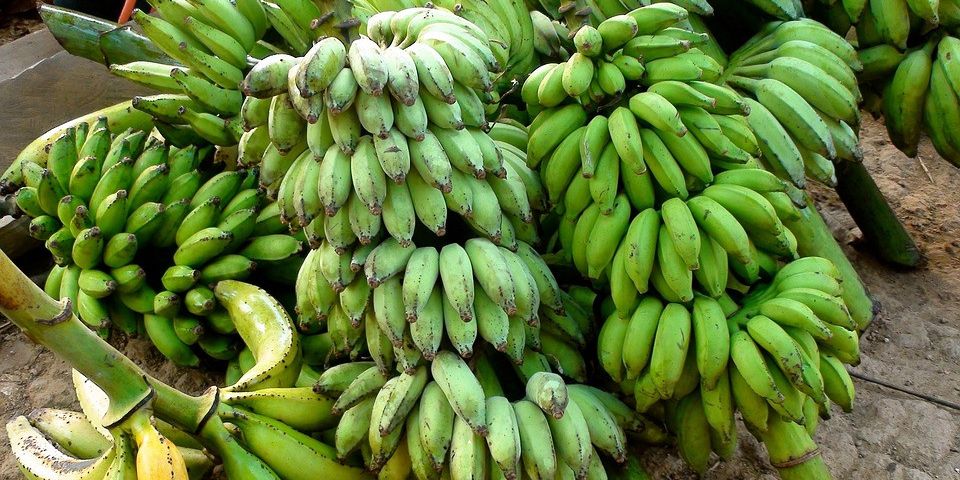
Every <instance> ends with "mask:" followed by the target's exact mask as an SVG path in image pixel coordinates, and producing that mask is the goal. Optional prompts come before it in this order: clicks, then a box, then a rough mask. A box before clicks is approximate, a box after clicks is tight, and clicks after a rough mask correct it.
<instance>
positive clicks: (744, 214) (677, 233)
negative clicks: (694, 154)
mask: <svg viewBox="0 0 960 480" xmlns="http://www.w3.org/2000/svg"><path fill="white" fill-rule="evenodd" d="M787 191H788V187H787V185H786V184H785V183H784V182H783V181H781V180H780V179H778V178H777V177H776V176H775V175H774V174H772V173H770V172H767V171H766V170H762V169H739V170H729V171H726V172H722V173H720V174H718V175H717V176H716V179H715V181H714V183H713V185H710V186H709V187H707V188H706V189H705V190H703V192H701V193H700V194H698V195H696V196H693V197H691V198H689V199H687V200H681V199H680V198H677V197H674V198H670V199H668V200H666V201H664V202H662V204H661V205H660V206H659V208H654V207H652V206H648V207H646V208H643V209H641V210H639V212H638V213H636V214H634V213H633V212H632V210H631V208H630V207H631V204H630V200H629V198H628V196H627V195H625V194H623V193H620V194H618V195H617V197H616V199H615V201H614V208H613V209H612V210H611V211H610V213H604V212H603V210H602V206H601V205H602V204H599V203H597V202H594V201H592V200H591V199H590V198H589V197H588V198H586V199H585V200H584V202H583V203H584V204H585V205H586V206H585V207H584V208H583V209H582V211H580V212H579V213H574V214H573V215H568V214H566V213H565V214H564V216H563V217H562V218H561V219H560V220H559V227H558V232H557V238H558V240H559V242H558V244H559V246H560V252H559V253H560V256H561V258H562V261H564V262H567V263H572V265H573V266H574V267H575V268H576V269H577V270H578V271H579V272H580V273H581V274H582V275H583V276H585V277H587V278H590V279H592V280H593V281H595V282H598V283H599V284H609V288H610V295H611V296H612V300H613V304H614V305H615V307H616V311H617V312H618V314H619V315H620V317H622V318H626V317H629V316H630V314H631V312H632V311H633V310H634V309H635V307H636V306H637V305H638V303H639V302H640V301H641V298H642V295H643V294H645V293H647V292H649V291H651V288H652V290H654V291H656V292H657V293H658V294H659V296H660V297H661V298H663V299H665V300H667V301H669V302H678V303H686V302H690V301H691V300H693V299H694V297H695V295H696V292H702V293H703V294H705V295H707V296H709V297H711V298H721V297H722V296H723V295H724V292H726V291H727V290H734V291H742V290H744V289H745V288H748V287H746V286H747V285H752V284H754V283H756V282H757V281H758V280H759V279H760V278H761V277H763V276H769V275H772V274H773V273H775V272H776V263H777V259H778V258H786V259H793V258H796V257H797V240H796V238H795V237H794V234H793V232H791V231H790V229H789V228H787V227H786V226H785V225H784V223H785V222H786V221H788V220H791V219H795V218H798V217H797V216H798V215H799V214H800V212H799V210H798V209H797V207H796V205H795V204H794V203H793V202H792V201H791V199H790V196H789V195H788V193H786V192H787Z"/></svg>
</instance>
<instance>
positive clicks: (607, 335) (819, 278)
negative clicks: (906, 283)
mask: <svg viewBox="0 0 960 480" xmlns="http://www.w3.org/2000/svg"><path fill="white" fill-rule="evenodd" d="M840 281H841V279H840V274H839V272H838V271H837V270H836V267H835V266H834V265H833V264H832V263H831V262H830V261H829V260H826V259H823V258H819V257H805V258H802V259H799V260H796V261H793V262H791V263H788V264H786V265H785V266H783V268H782V269H780V271H779V272H777V273H776V275H775V276H774V277H773V278H772V279H771V280H770V281H769V282H768V283H765V284H763V285H760V286H757V287H754V288H753V289H751V290H750V291H749V292H748V293H746V295H744V296H743V298H742V299H741V300H740V303H741V304H742V306H739V305H738V304H737V303H736V302H735V301H734V300H733V299H731V298H730V297H728V296H724V297H722V298H721V299H720V300H715V299H712V298H709V297H707V296H702V295H698V296H697V297H696V298H695V299H694V300H693V302H692V304H683V303H675V302H674V303H665V302H663V301H661V300H660V299H658V298H657V297H654V296H647V297H644V298H643V300H641V301H640V304H639V305H638V307H637V308H636V310H634V311H633V313H632V315H631V316H630V317H629V318H623V317H621V316H620V315H617V314H612V315H610V316H609V317H608V318H607V320H606V322H605V323H604V325H603V328H602V330H601V331H600V334H599V337H598V346H597V352H598V356H599V360H600V364H601V365H602V366H603V368H604V370H605V371H606V372H607V373H608V374H609V375H610V377H611V378H612V379H613V380H614V381H615V382H618V383H619V384H620V387H621V389H622V391H623V393H624V394H626V395H632V396H633V397H634V400H635V402H636V408H637V410H638V411H639V412H641V413H645V412H651V411H653V410H654V406H655V405H658V404H659V403H660V402H667V405H666V412H667V413H666V416H667V423H668V425H669V426H670V429H671V430H672V431H673V432H675V433H676V434H677V436H678V446H679V448H680V453H681V455H682V456H683V457H684V459H685V460H686V461H687V462H688V463H689V464H690V465H691V466H692V467H693V468H694V469H695V470H697V471H699V472H703V471H704V470H705V469H706V467H707V463H708V460H709V456H710V452H711V451H713V452H715V453H716V454H717V455H719V456H720V457H721V458H729V456H730V455H731V454H732V453H733V451H734V450H735V448H736V443H737V433H736V426H735V425H734V412H736V411H739V412H740V413H741V416H742V417H743V419H744V421H745V422H746V423H747V425H748V427H750V429H751V431H755V432H765V433H770V430H768V422H769V421H771V419H772V421H778V422H779V421H786V422H792V423H795V424H797V425H803V426H804V427H805V428H806V430H807V432H808V434H809V435H813V434H814V432H815V431H816V427H817V423H818V420H819V417H820V416H824V417H825V418H826V417H829V415H830V402H831V401H832V402H834V403H836V404H838V405H839V406H840V407H841V408H842V409H843V410H844V411H850V409H851V407H852V403H853V398H854V388H853V383H852V380H851V378H850V376H849V374H848V373H847V371H846V369H845V368H844V366H843V364H853V365H856V364H857V363H859V358H860V355H859V341H858V337H857V333H856V331H855V325H854V322H853V320H852V319H851V318H850V314H849V313H848V311H847V308H846V305H845V304H844V302H843V300H842V299H841V298H840V297H839V295H840V293H841V292H842V290H841V289H842V286H841V284H840ZM731 360H732V362H731ZM760 436H761V438H763V440H764V441H765V442H770V441H774V442H776V441H777V439H770V438H766V437H764V435H763V434H761V435H760Z"/></svg>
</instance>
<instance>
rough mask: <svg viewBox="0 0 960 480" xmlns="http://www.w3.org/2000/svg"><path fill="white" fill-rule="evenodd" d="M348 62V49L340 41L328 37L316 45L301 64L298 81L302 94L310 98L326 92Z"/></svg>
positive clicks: (305, 55)
mask: <svg viewBox="0 0 960 480" xmlns="http://www.w3.org/2000/svg"><path fill="white" fill-rule="evenodd" d="M346 60H347V52H346V48H345V47H344V45H343V43H342V42H341V41H340V40H338V39H336V38H333V37H328V38H324V39H322V40H320V41H319V42H317V43H315V44H314V45H313V47H311V48H310V50H309V51H307V53H306V54H304V59H303V60H302V61H301V63H300V70H299V72H298V75H297V79H296V83H297V87H298V88H299V89H300V93H301V94H302V95H304V96H306V97H310V96H313V95H317V94H320V93H321V92H323V91H324V90H326V89H327V87H329V86H330V84H331V83H332V82H333V79H334V77H336V75H337V74H338V73H339V72H340V70H342V69H343V67H344V66H345V64H346Z"/></svg>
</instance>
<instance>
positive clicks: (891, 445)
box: [0, 119, 960, 480]
mask: <svg viewBox="0 0 960 480" xmlns="http://www.w3.org/2000/svg"><path fill="white" fill-rule="evenodd" d="M864 123H865V125H864V130H863V132H862V135H863V148H864V151H865V154H866V155H865V156H866V160H865V162H866V163H867V165H868V167H869V169H870V171H871V172H872V173H873V174H874V175H875V177H876V178H877V181H878V183H879V184H880V187H881V189H882V190H883V191H884V193H885V194H886V195H887V196H888V197H889V198H890V200H891V202H892V204H893V207H894V209H895V210H896V211H897V213H898V214H899V215H900V216H902V217H903V218H906V219H908V220H907V222H908V227H909V228H910V230H911V231H912V232H913V233H914V235H915V236H916V238H917V241H918V243H919V244H920V246H921V248H922V250H923V252H924V254H925V256H926V258H927V263H926V265H925V266H924V267H923V268H921V269H918V270H915V271H895V270H892V269H890V268H887V267H885V266H883V265H880V264H879V263H878V262H877V261H876V260H875V259H874V258H873V257H871V256H870V255H868V254H864V253H861V252H860V251H858V250H857V249H856V248H855V240H856V238H857V237H858V232H857V230H856V227H855V226H854V225H853V223H852V221H851V220H850V218H849V217H848V216H847V215H846V213H845V211H844V210H843V207H842V205H841V204H840V202H839V200H838V199H837V198H836V196H835V195H833V194H832V192H826V191H822V190H821V191H818V192H817V198H818V201H819V204H820V207H821V209H822V211H823V213H824V216H825V217H826V218H827V221H828V223H829V224H830V226H831V227H832V228H833V230H834V233H835V235H836V236H837V238H839V239H840V240H841V242H843V243H844V244H845V245H846V246H847V252H848V254H849V256H850V257H851V258H852V259H853V261H854V263H855V264H856V266H857V268H858V270H859V271H860V274H861V275H862V276H863V279H864V281H865V282H866V284H867V286H868V287H869V289H870V291H871V292H872V293H873V295H874V296H875V297H876V299H877V300H878V301H879V302H880V303H881V304H882V306H883V312H882V313H881V315H880V317H879V318H877V320H876V321H875V323H874V324H873V325H872V326H871V327H870V329H869V331H868V333H867V335H866V338H865V339H864V340H863V341H862V343H861V346H862V348H863V355H862V357H863V362H862V364H861V365H860V366H858V367H857V368H856V369H855V370H856V371H857V372H860V373H862V374H866V375H868V376H870V377H874V378H879V379H882V380H884V381H886V382H888V383H891V384H894V385H898V386H901V387H904V388H907V389H910V390H914V391H917V392H921V393H925V394H927V395H931V396H934V397H938V398H941V399H943V400H947V401H951V402H953V403H955V404H956V403H960V268H958V267H960V238H958V236H957V235H958V233H960V209H958V205H960V170H957V169H955V168H954V167H952V166H950V165H949V164H947V163H946V162H945V161H943V160H942V159H940V158H939V157H937V155H936V153H935V152H934V151H933V148H932V147H931V146H930V144H929V142H924V144H923V147H922V148H921V158H922V161H920V160H916V159H908V158H906V157H904V156H903V155H902V154H900V153H899V152H898V151H897V150H896V149H895V148H894V147H893V146H892V145H891V144H890V143H889V141H888V140H887V139H886V134H885V132H884V130H883V126H882V125H881V124H879V123H877V122H875V121H873V120H870V119H867V120H866V121H865V122H864ZM924 165H925V166H926V169H925V168H924ZM928 171H929V173H928ZM118 346H119V347H120V348H121V350H123V351H124V352H125V353H126V354H128V355H130V356H131V357H132V358H133V359H134V360H135V361H136V362H137V363H139V364H141V365H143V366H144V367H145V368H146V369H147V370H149V371H150V372H152V373H155V374H156V375H157V376H158V377H160V378H161V379H164V380H167V381H171V382H172V383H173V384H174V385H175V386H177V387H178V388H181V389H184V390H187V391H191V392H198V391H200V390H202V389H203V387H204V386H205V385H206V384H208V383H210V382H212V381H215V380H216V376H215V375H207V374H204V373H200V372H196V371H188V370H182V369H177V368H175V367H172V366H170V365H169V364H167V363H165V362H163V359H162V358H161V357H160V356H159V355H158V354H157V353H156V352H155V351H153V350H152V349H151V348H149V344H148V342H146V341H145V340H142V339H139V340H137V339H134V340H131V341H130V342H122V343H121V344H120V345H118ZM0 358H2V359H3V361H2V362H0V422H6V420H8V419H9V418H11V417H12V416H14V415H18V414H22V413H26V412H29V411H30V410H32V409H33V408H37V407H40V406H48V407H61V408H70V407H75V406H76V405H75V404H76V400H75V399H74V394H73V392H72V388H71V385H70V381H69V379H70V375H69V369H68V368H67V367H66V365H65V364H64V363H63V362H62V361H60V360H58V359H56V358H54V357H53V355H51V354H50V353H48V352H46V351H44V350H43V349H42V348H40V347H37V346H36V345H33V344H31V343H30V342H29V341H28V340H26V338H25V337H24V336H23V335H21V334H20V333H18V332H15V331H11V330H8V331H6V332H5V333H0ZM857 395H858V398H857V405H856V408H855V410H854V412H853V413H851V414H847V415H844V414H842V413H840V412H836V414H835V415H834V416H833V418H832V419H831V420H830V421H828V422H825V423H824V424H822V427H821V429H820V431H819V433H818V434H817V441H818V442H819V444H820V445H821V447H822V450H823V455H824V457H825V458H826V462H827V464H828V465H829V467H830V468H831V470H832V471H833V473H834V475H835V476H836V477H837V478H838V479H871V480H873V479H891V480H924V479H931V478H937V479H960V411H957V410H952V409H950V408H946V407H942V406H939V405H937V404H935V403H931V402H929V401H925V400H921V399H919V398H917V397H915V396H912V395H908V394H904V393H900V392H896V391H892V390H889V389H887V388H884V387H881V386H878V385H875V384H873V383H867V382H863V381H859V380H858V381H857ZM741 439H742V441H741V444H740V448H739V452H738V454H737V458H736V459H734V460H733V461H731V462H728V463H724V464H719V463H718V464H716V465H714V466H713V468H711V469H710V471H709V473H708V474H707V475H706V478H709V479H724V480H728V479H729V480H732V479H753V478H762V479H774V478H776V475H775V473H774V472H773V470H772V469H771V468H770V467H769V465H768V464H767V463H766V461H765V453H764V452H763V451H762V447H760V446H759V445H758V444H757V443H756V442H754V441H753V440H752V438H749V436H748V435H747V434H746V433H745V432H744V433H743V435H742V436H741ZM643 459H644V462H645V464H646V465H647V466H648V468H649V471H650V473H651V474H652V476H653V477H654V478H658V479H660V478H664V479H666V478H669V479H687V478H695V475H694V474H692V473H691V472H690V471H689V470H688V469H686V468H685V467H684V466H683V464H682V462H681V460H680V459H679V457H677V455H676V453H675V452H674V451H673V450H671V449H669V448H652V449H647V450H646V451H645V453H644V456H643ZM0 478H2V479H18V478H21V477H20V475H19V473H17V470H16V466H15V464H14V462H13V459H12V458H11V456H10V455H9V445H8V443H7V439H6V436H5V435H0Z"/></svg>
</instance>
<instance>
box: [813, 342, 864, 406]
mask: <svg viewBox="0 0 960 480" xmlns="http://www.w3.org/2000/svg"><path fill="white" fill-rule="evenodd" d="M820 373H821V375H822V377H823V387H824V391H825V393H826V394H827V397H829V398H830V401H832V402H834V403H836V404H837V405H839V406H840V408H841V409H843V411H844V412H850V411H851V410H852V409H853V401H854V397H855V395H856V393H855V391H854V385H853V379H852V378H851V377H850V374H849V373H848V372H847V370H846V368H845V367H844V366H843V364H842V363H841V362H840V360H838V359H837V357H835V356H833V355H830V354H825V353H821V354H820Z"/></svg>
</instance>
